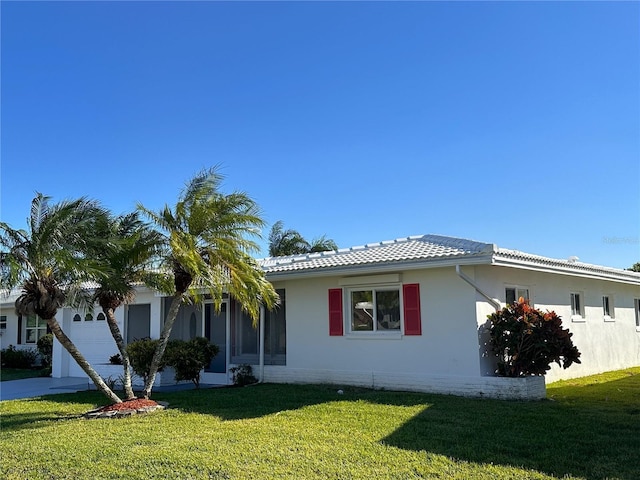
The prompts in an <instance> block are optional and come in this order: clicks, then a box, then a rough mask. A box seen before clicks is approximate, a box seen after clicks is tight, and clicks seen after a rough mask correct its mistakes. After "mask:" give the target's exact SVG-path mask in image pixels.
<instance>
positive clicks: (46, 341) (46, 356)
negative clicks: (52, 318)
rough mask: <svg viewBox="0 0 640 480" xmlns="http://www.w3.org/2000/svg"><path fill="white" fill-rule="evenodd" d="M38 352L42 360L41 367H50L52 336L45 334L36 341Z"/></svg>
mask: <svg viewBox="0 0 640 480" xmlns="http://www.w3.org/2000/svg"><path fill="white" fill-rule="evenodd" d="M37 345H38V352H39V353H40V358H41V359H42V366H43V367H48V366H50V365H51V357H52V355H53V334H51V333H47V334H46V335H43V336H42V337H40V338H39V339H38V344H37Z"/></svg>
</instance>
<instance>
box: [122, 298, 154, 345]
mask: <svg viewBox="0 0 640 480" xmlns="http://www.w3.org/2000/svg"><path fill="white" fill-rule="evenodd" d="M149 336H151V305H149V304H142V305H129V308H128V312H127V343H131V342H133V341H134V340H139V339H141V338H148V337H149Z"/></svg>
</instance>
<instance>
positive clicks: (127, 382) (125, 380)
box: [102, 308, 135, 400]
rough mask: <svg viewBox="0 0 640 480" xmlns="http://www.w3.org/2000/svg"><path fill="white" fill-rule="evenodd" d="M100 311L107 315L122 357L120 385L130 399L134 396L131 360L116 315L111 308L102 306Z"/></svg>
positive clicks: (108, 323) (112, 334)
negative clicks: (122, 371)
mask: <svg viewBox="0 0 640 480" xmlns="http://www.w3.org/2000/svg"><path fill="white" fill-rule="evenodd" d="M102 311H103V312H104V314H105V315H106V317H107V325H109V330H111V336H112V337H113V340H114V341H115V342H116V345H117V346H118V351H119V352H120V356H121V357H122V368H123V370H124V373H123V377H122V384H123V385H122V387H123V388H124V394H125V396H126V397H127V400H130V399H132V398H135V395H134V393H133V388H132V387H131V361H130V360H129V354H128V353H127V349H126V347H125V345H124V339H123V338H122V333H120V328H119V327H118V322H117V321H116V316H115V315H114V313H113V308H103V309H102Z"/></svg>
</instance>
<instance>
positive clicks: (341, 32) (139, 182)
mask: <svg viewBox="0 0 640 480" xmlns="http://www.w3.org/2000/svg"><path fill="white" fill-rule="evenodd" d="M1 15H2V19H1V21H2V39H1V40H2V46H1V53H2V78H1V80H2V83H1V94H2V110H1V114H2V117H1V120H2V132H1V133H2V147H1V155H2V159H1V170H0V173H1V198H0V201H1V212H0V215H1V217H2V220H3V221H5V222H8V223H10V224H11V225H13V226H14V227H21V226H24V224H25V222H24V219H25V218H26V216H27V214H28V208H29V202H30V201H31V199H32V198H33V195H34V192H36V191H40V192H43V193H46V194H48V195H51V196H53V197H54V199H56V200H59V199H63V198H75V197H78V196H82V195H88V196H91V197H94V198H97V199H99V200H101V201H102V202H103V203H104V204H105V205H106V206H107V207H109V208H110V209H112V210H113V211H114V212H116V213H121V212H126V211H129V210H131V209H133V208H134V207H135V205H136V203H137V202H141V203H143V204H144V205H146V206H147V207H149V208H154V209H157V208H160V207H161V206H163V205H164V204H165V203H173V202H174V201H175V199H176V198H177V194H178V192H179V190H180V189H181V187H182V186H183V185H184V183H185V181H186V180H187V179H188V178H189V177H190V176H192V175H193V174H194V173H195V172H197V171H198V170H200V169H202V168H204V167H209V166H213V165H220V166H221V172H222V173H223V174H224V175H225V177H226V180H225V189H226V191H229V192H230V191H232V190H243V191H245V192H247V193H249V195H251V196H252V197H253V198H254V199H255V200H256V201H257V202H258V203H259V204H260V206H261V208H262V210H263V214H264V218H265V220H266V221H267V222H268V223H269V225H271V224H272V223H274V222H275V221H277V220H283V221H284V223H285V227H288V228H295V229H297V230H298V231H300V232H301V233H302V234H303V235H304V236H305V237H308V238H313V237H317V236H320V235H322V234H326V235H327V236H328V237H330V238H333V239H334V240H335V241H336V242H337V243H338V245H339V246H340V247H349V246H354V245H362V244H365V243H372V242H378V241H382V240H390V239H394V238H399V237H406V236H409V235H418V234H426V233H436V234H442V235H450V236H458V237H463V238H469V239H474V240H479V241H485V242H493V243H496V244H498V245H499V246H500V247H505V248H513V249H518V250H523V251H527V252H530V253H537V254H541V255H545V256H550V257H556V258H566V257H568V256H570V255H577V256H578V257H580V260H581V261H584V262H588V263H596V264H604V265H609V266H614V267H620V268H626V267H628V266H630V265H631V264H633V263H634V262H636V261H640V3H638V2H629V3H615V2H600V3H582V2H568V3H557V2H535V3H512V2H497V3H488V2H486V3H485V2H480V3H465V2H455V3H436V2H407V3H387V2H374V3H366V2H345V3H339V2H330V3H329V2H327V3H325V2H305V3H295V2H258V3H251V2H240V3H229V2H183V3H174V2H160V3H155V2H46V3H41V2H6V1H3V2H2V3H1ZM267 233H268V232H265V236H266V234H267ZM263 245H265V242H263ZM263 255H266V248H263V251H262V252H261V253H260V254H259V255H258V256H263Z"/></svg>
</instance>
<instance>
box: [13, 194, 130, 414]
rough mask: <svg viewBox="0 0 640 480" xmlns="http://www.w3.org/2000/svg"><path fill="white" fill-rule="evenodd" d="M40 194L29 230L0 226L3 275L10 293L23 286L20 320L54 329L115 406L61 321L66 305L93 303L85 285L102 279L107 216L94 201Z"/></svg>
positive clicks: (110, 393)
mask: <svg viewBox="0 0 640 480" xmlns="http://www.w3.org/2000/svg"><path fill="white" fill-rule="evenodd" d="M49 200H50V197H47V196H44V195H42V194H41V193H37V194H36V197H35V198H34V199H33V201H32V202H31V212H30V216H29V218H28V219H27V221H28V230H26V231H25V230H15V229H13V228H11V227H10V226H9V225H7V224H6V223H4V222H0V248H1V249H2V254H1V257H0V260H1V261H0V271H1V274H2V284H3V286H5V287H6V288H8V289H9V290H11V289H13V288H16V287H18V286H20V287H21V288H22V292H21V294H20V296H19V297H18V299H17V300H16V303H15V306H16V312H17V313H18V314H20V315H38V316H39V317H40V318H42V319H43V320H44V321H46V322H47V325H48V326H49V328H50V329H51V332H52V333H53V334H54V335H55V337H56V338H57V339H58V341H59V342H60V344H61V345H62V346H63V347H64V348H65V349H66V350H67V351H68V352H69V354H70V355H71V356H72V357H73V359H74V360H75V361H76V362H77V363H78V365H80V367H81V368H82V370H84V372H85V373H86V374H87V375H88V376H89V378H90V379H91V380H92V381H93V383H95V385H96V387H97V388H98V390H100V391H101V392H102V393H103V394H104V395H106V396H107V397H108V398H109V399H110V400H111V401H112V402H114V403H120V402H121V401H122V400H120V398H119V397H118V396H117V395H116V394H115V393H114V392H113V391H112V390H111V389H110V388H109V387H108V386H107V384H106V383H105V382H104V380H103V379H102V378H101V377H100V375H98V373H97V372H96V371H95V370H94V369H93V367H92V366H91V365H90V364H89V362H88V361H87V360H86V359H85V358H84V356H83V355H82V353H81V352H80V351H79V350H78V348H77V347H76V346H75V345H74V344H73V342H72V341H71V339H70V338H69V337H68V336H67V335H66V334H65V333H64V332H63V330H62V328H61V327H60V324H59V323H58V321H57V320H56V314H57V312H58V309H59V308H60V307H62V306H63V305H65V304H70V305H75V306H82V305H87V304H89V302H90V298H89V297H88V295H87V290H86V289H85V288H83V282H86V281H89V280H95V279H97V278H100V277H101V276H102V275H103V274H104V271H103V270H101V268H100V266H99V265H98V264H97V263H96V262H95V260H94V259H93V253H95V251H96V249H97V246H98V245H97V244H96V242H99V240H98V239H97V238H96V236H95V235H94V232H95V231H98V230H100V229H102V228H104V227H103V226H104V222H105V221H106V218H107V214H106V212H105V210H104V209H103V208H102V207H100V206H99V205H98V204H97V203H96V202H95V201H92V200H88V199H86V198H80V199H78V200H75V201H62V202H59V203H57V204H50V203H49Z"/></svg>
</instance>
